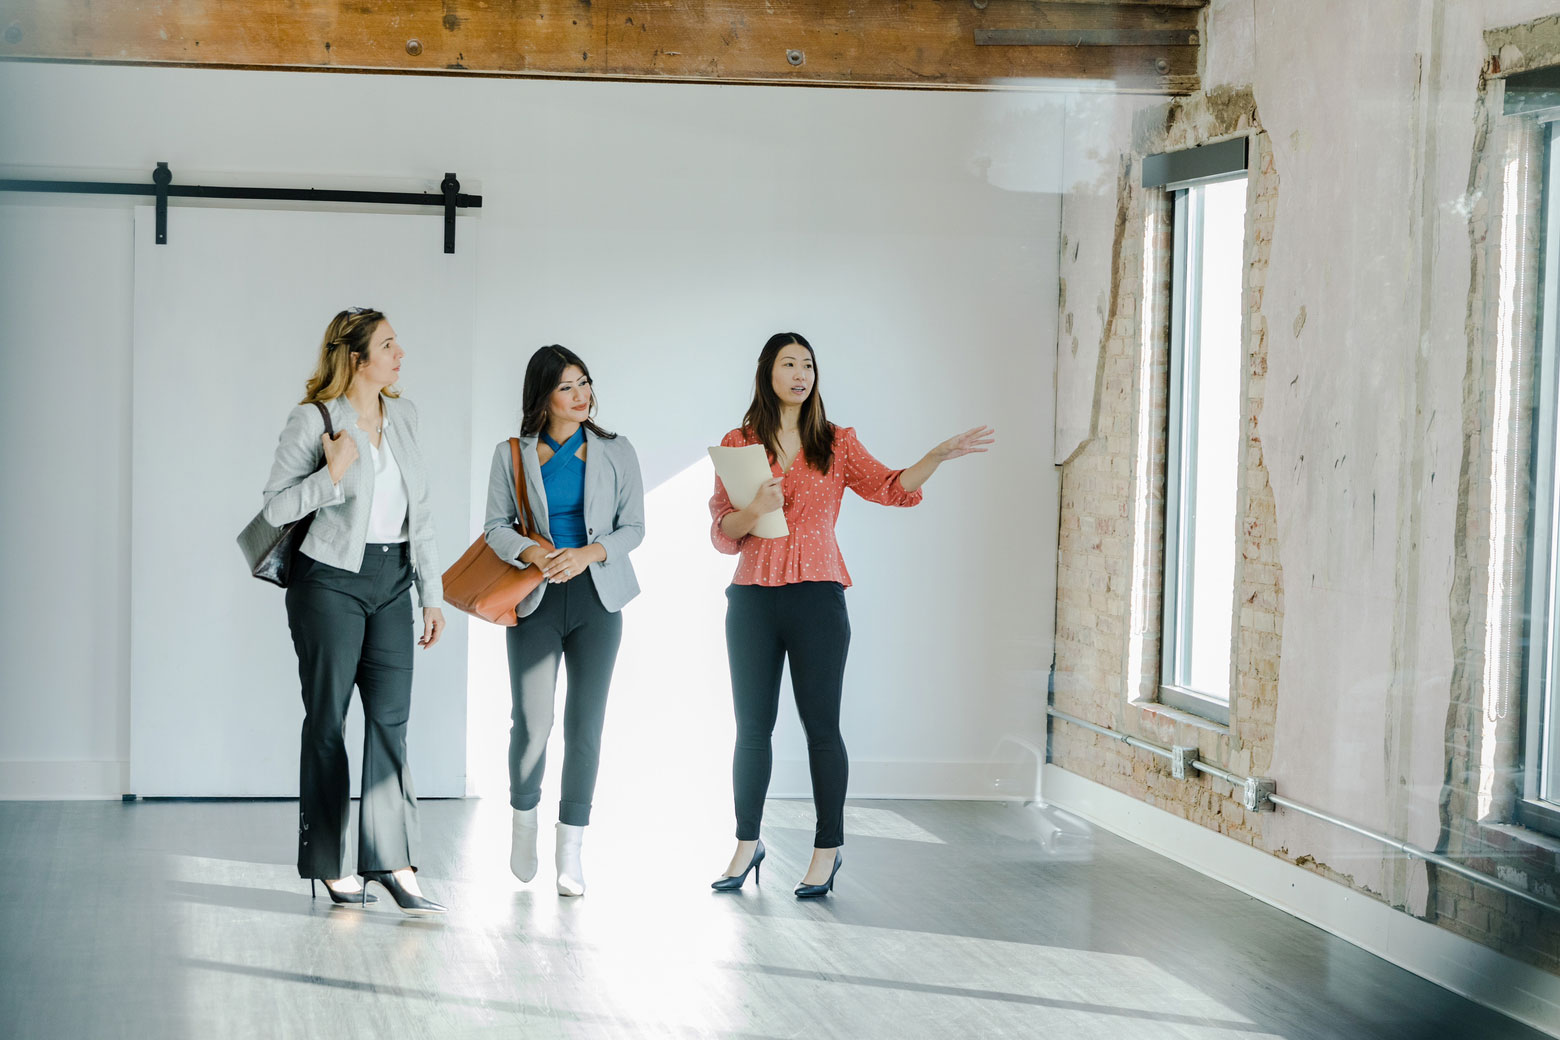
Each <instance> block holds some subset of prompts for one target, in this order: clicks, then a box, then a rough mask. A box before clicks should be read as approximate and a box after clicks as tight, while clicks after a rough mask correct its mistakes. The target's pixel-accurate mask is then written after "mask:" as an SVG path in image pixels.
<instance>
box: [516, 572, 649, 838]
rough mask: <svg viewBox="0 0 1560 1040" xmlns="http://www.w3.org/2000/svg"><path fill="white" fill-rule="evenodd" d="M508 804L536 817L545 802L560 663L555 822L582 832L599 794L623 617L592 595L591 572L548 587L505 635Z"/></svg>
mask: <svg viewBox="0 0 1560 1040" xmlns="http://www.w3.org/2000/svg"><path fill="white" fill-rule="evenodd" d="M508 641H509V688H510V693H511V694H512V696H513V698H514V701H513V705H514V706H513V710H512V712H511V715H510V718H511V719H512V720H513V725H512V726H511V728H510V730H509V804H510V805H511V806H512V807H513V808H516V809H534V808H536V806H537V804H538V803H539V802H541V800H542V774H543V772H544V771H545V769H546V766H547V738H548V736H549V735H550V734H551V733H552V725H553V700H554V695H555V691H556V689H557V686H558V660H559V658H562V659H563V664H564V668H565V670H566V672H567V674H568V692H567V693H566V694H565V696H564V707H563V798H562V800H560V801H559V803H558V822H560V823H567V824H572V825H573V826H576V827H584V826H585V825H586V824H588V823H590V803H591V799H592V797H594V795H595V793H596V770H597V767H598V766H599V765H600V762H601V726H602V722H603V721H604V720H605V718H606V713H607V690H608V688H609V687H611V685H612V666H613V665H614V664H616V663H617V652H618V644H619V643H621V642H622V641H623V615H622V614H621V613H618V612H614V611H609V610H607V609H606V608H605V607H603V606H602V605H601V600H600V598H599V597H598V596H597V595H596V585H595V583H594V582H593V581H592V580H591V576H590V572H589V571H586V572H585V573H584V574H582V575H580V576H579V577H578V578H575V579H574V580H573V581H567V582H564V583H563V584H561V585H549V586H547V590H546V592H544V593H543V594H542V602H541V605H540V606H539V607H537V608H536V610H535V611H534V612H533V613H531V614H529V615H528V616H526V617H523V618H521V619H520V622H519V624H517V625H515V626H514V627H513V628H511V629H510V630H509V633H508Z"/></svg>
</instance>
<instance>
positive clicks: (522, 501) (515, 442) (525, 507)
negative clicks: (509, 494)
mask: <svg viewBox="0 0 1560 1040" xmlns="http://www.w3.org/2000/svg"><path fill="white" fill-rule="evenodd" d="M509 457H510V458H512V459H513V460H514V463H515V501H516V502H517V503H519V505H520V516H519V517H518V519H519V521H520V524H521V527H520V533H521V534H523V535H525V536H526V537H530V536H532V535H534V534H535V533H536V517H535V516H533V515H532V513H531V496H530V494H528V493H527V492H526V487H525V466H524V465H523V464H522V463H521V461H520V438H519V437H511V438H509Z"/></svg>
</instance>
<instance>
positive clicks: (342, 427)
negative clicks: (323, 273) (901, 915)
mask: <svg viewBox="0 0 1560 1040" xmlns="http://www.w3.org/2000/svg"><path fill="white" fill-rule="evenodd" d="M405 354H406V352H405V351H404V350H402V349H401V346H400V344H399V343H397V342H396V338H395V330H394V329H392V328H391V327H390V323H389V322H388V321H386V320H385V316H384V315H383V314H381V313H380V312H379V311H376V310H369V309H364V308H354V309H351V310H345V311H342V312H341V313H340V314H337V315H336V316H335V317H334V318H332V319H331V322H330V324H329V325H328V326H327V327H326V329H325V338H324V340H323V342H322V343H321V344H320V358H319V364H318V366H317V367H316V369H315V372H314V376H313V377H312V378H311V379H310V380H309V382H308V385H307V388H306V390H305V392H304V397H303V403H302V404H300V405H298V406H297V407H296V408H294V409H293V410H292V413H291V414H290V415H289V416H288V417H287V425H286V427H285V428H284V429H283V430H282V435H281V439H280V440H279V441H278V443H277V445H276V459H275V462H274V463H273V464H272V466H271V479H270V480H269V481H268V482H267V484H266V487H265V510H264V512H265V518H266V519H267V520H268V521H269V522H271V523H272V524H275V525H277V526H280V525H282V524H285V523H288V522H290V521H293V520H298V519H300V518H302V517H305V516H307V515H309V514H310V513H313V514H314V521H313V523H312V524H311V525H310V527H309V533H308V535H307V536H306V537H305V538H304V540H303V543H302V544H301V545H300V546H299V555H298V558H297V560H295V561H294V565H293V576H292V580H291V581H290V583H289V585H288V588H287V624H288V627H289V628H290V629H291V630H292V639H293V647H294V649H296V650H297V652H298V677H299V678H300V679H301V680H302V684H303V709H304V720H303V754H302V761H301V765H300V767H299V778H298V779H299V782H298V874H299V876H300V877H306V878H309V879H310V886H311V888H312V886H313V883H314V881H315V879H319V880H323V881H324V882H325V888H326V891H327V892H329V893H330V897H331V899H332V900H333V901H335V902H337V903H354V904H358V905H365V904H367V903H368V902H369V901H371V900H372V899H373V897H372V896H370V895H368V891H367V886H368V883H369V882H371V881H373V882H377V883H378V884H379V885H380V886H381V887H383V888H384V889H385V891H386V892H388V893H389V894H390V896H391V897H392V898H393V899H394V900H395V901H396V905H397V906H399V907H400V908H401V909H402V910H403V911H405V912H406V913H409V914H436V913H443V912H444V907H442V906H440V905H439V904H438V903H435V902H433V901H432V900H430V899H426V898H424V897H423V895H422V893H421V891H420V890H419V889H418V886H417V878H416V875H415V873H414V871H416V869H417V867H416V866H415V863H416V852H415V846H416V841H417V796H416V794H415V793H414V792H413V790H412V774H411V770H410V769H409V768H408V766H407V761H406V721H407V716H408V714H409V713H410V710H411V700H412V599H411V592H410V589H411V587H412V586H413V585H415V586H417V596H418V599H420V600H421V601H422V637H421V638H420V639H418V640H417V643H418V645H419V646H422V647H424V648H427V647H431V646H433V644H435V643H437V642H438V641H439V636H440V635H441V634H442V633H443V631H444V613H443V611H442V610H441V609H440V608H441V607H442V606H443V600H444V591H443V583H442V580H441V578H440V571H439V563H438V557H437V554H436V552H435V549H434V536H433V517H432V515H431V513H430V512H429V508H428V481H427V470H426V467H425V465H424V463H423V457H422V452H421V450H420V448H419V446H418V437H417V435H418V421H417V409H416V408H414V407H413V406H412V403H411V402H410V401H408V400H406V399H404V398H402V397H400V396H399V395H398V394H397V392H396V390H395V389H394V384H395V382H396V380H397V379H399V378H400V372H401V359H402V357H404V356H405ZM316 403H317V404H318V405H323V406H324V408H325V410H326V411H327V412H328V413H329V414H330V419H331V426H332V428H333V429H334V430H335V431H336V433H335V436H334V437H331V436H328V435H327V434H326V432H325V420H324V418H323V417H322V416H321V414H320V409H319V407H317V406H316ZM354 685H356V686H357V688H358V695H359V697H360V698H361V700H362V703H363V728H364V733H363V777H362V798H361V804H360V806H359V809H358V853H357V867H358V873H359V874H361V875H362V877H363V884H362V885H361V886H360V885H359V884H358V882H357V880H356V879H355V878H352V877H350V876H348V875H347V871H346V859H345V851H346V831H347V818H348V811H349V808H350V798H349V792H350V787H349V780H348V777H347V752H346V745H345V743H344V741H343V739H342V727H343V725H344V724H345V721H346V715H347V702H348V701H349V700H350V699H351V696H352V687H353V686H354Z"/></svg>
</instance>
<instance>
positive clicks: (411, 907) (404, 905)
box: [327, 870, 447, 917]
mask: <svg viewBox="0 0 1560 1040" xmlns="http://www.w3.org/2000/svg"><path fill="white" fill-rule="evenodd" d="M362 877H363V899H364V901H365V902H366V901H367V900H368V899H370V898H372V897H370V896H369V894H368V883H369V882H370V881H372V882H374V883H375V884H377V885H378V886H379V887H380V888H382V889H384V890H385V892H386V893H387V894H388V895H389V896H390V898H391V899H393V900H395V905H396V906H398V907H400V908H401V913H403V914H408V915H411V916H413V917H430V916H432V915H434V914H442V913H446V912H447V908H446V907H445V906H443V905H442V904H440V903H435V902H434V901H433V900H431V899H427V898H424V897H423V896H419V895H413V894H412V893H411V892H408V891H407V890H406V887H405V886H404V885H402V884H401V882H400V880H399V879H398V878H397V877H396V876H395V874H394V873H393V872H392V871H388V870H369V871H364V873H363V875H362ZM327 887H328V886H327Z"/></svg>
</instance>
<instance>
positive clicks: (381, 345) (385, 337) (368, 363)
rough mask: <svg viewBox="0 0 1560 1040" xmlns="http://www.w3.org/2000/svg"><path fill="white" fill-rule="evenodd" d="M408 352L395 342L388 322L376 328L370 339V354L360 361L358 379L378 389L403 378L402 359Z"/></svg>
mask: <svg viewBox="0 0 1560 1040" xmlns="http://www.w3.org/2000/svg"><path fill="white" fill-rule="evenodd" d="M405 356H406V351H404V350H402V349H401V344H399V343H397V342H396V341H395V330H394V329H392V328H391V327H390V323H389V322H388V321H382V322H380V323H379V324H378V325H376V326H374V332H373V334H372V335H371V336H369V338H368V353H367V354H366V355H365V356H364V357H363V358H361V359H360V360H359V361H358V367H357V376H356V378H358V379H361V380H363V381H364V382H366V383H372V384H373V385H374V386H376V387H386V386H390V385H391V384H393V383H394V382H395V381H396V380H397V379H400V378H401V359H402V358H403V357H405Z"/></svg>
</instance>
